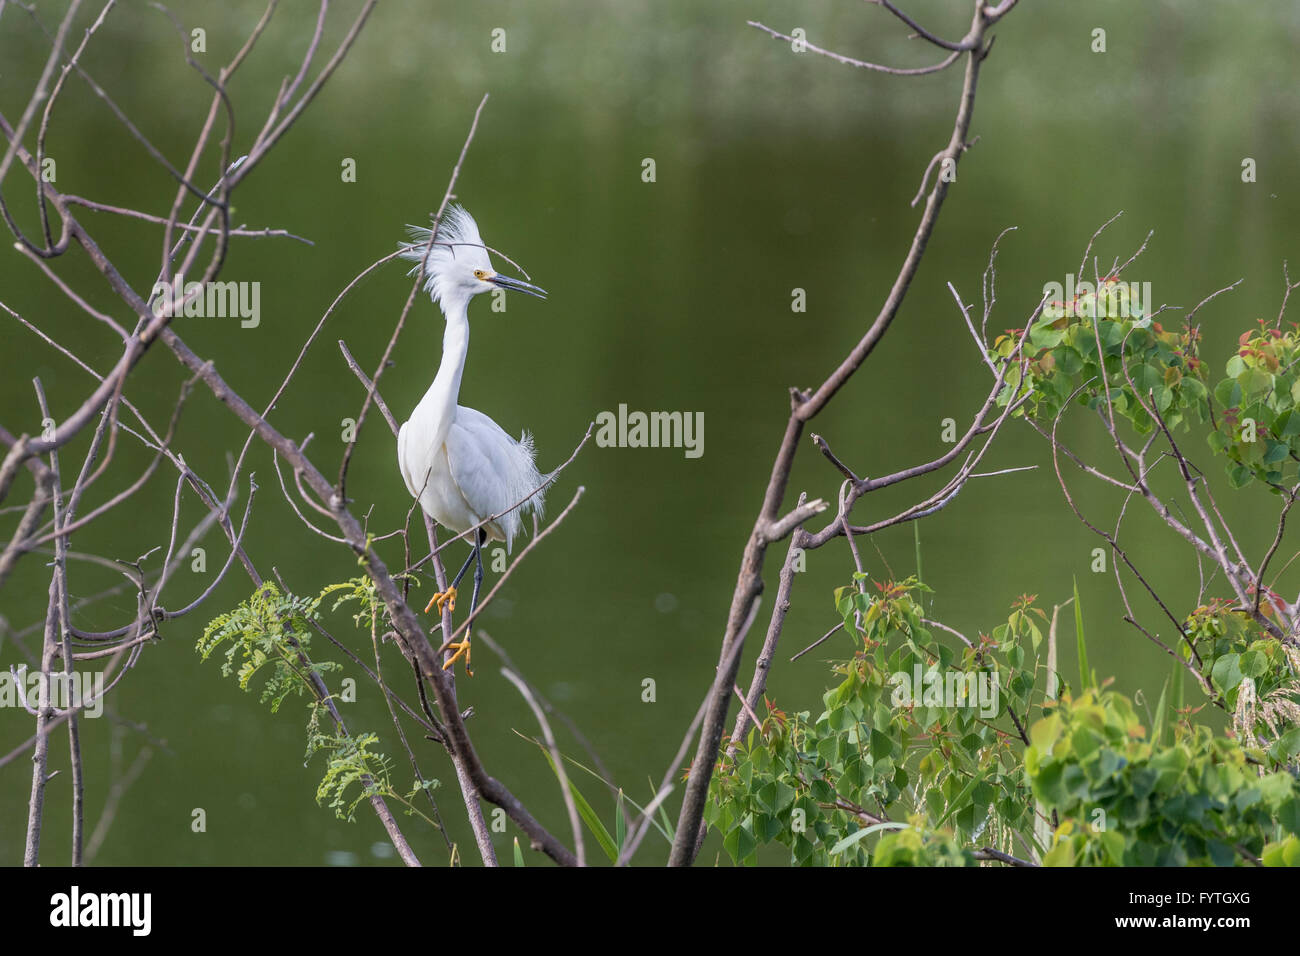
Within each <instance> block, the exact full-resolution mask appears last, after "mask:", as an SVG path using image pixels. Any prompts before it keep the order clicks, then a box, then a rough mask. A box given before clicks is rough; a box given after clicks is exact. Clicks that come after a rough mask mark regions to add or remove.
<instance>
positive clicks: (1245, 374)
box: [993, 276, 1300, 490]
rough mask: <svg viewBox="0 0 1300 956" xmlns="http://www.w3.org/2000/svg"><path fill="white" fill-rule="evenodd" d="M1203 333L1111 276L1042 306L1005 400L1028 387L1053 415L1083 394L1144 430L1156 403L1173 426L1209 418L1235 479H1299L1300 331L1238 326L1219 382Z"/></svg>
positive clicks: (1043, 413) (1047, 416)
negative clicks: (1171, 320)
mask: <svg viewBox="0 0 1300 956" xmlns="http://www.w3.org/2000/svg"><path fill="white" fill-rule="evenodd" d="M1020 331H1021V330H1019V329H1011V330H1009V331H1008V332H1007V334H1005V335H1001V336H999V337H998V338H997V339H995V341H994V343H993V354H994V355H995V356H1001V357H1006V356H1009V355H1011V354H1012V353H1013V351H1014V350H1015V346H1016V343H1017V342H1018V341H1019V338H1020ZM1199 341H1200V330H1199V329H1197V328H1193V327H1188V326H1184V327H1183V329H1182V330H1181V331H1177V332H1174V331H1167V330H1166V329H1165V328H1164V327H1163V326H1162V325H1161V324H1160V323H1159V322H1156V321H1153V320H1152V318H1151V317H1150V316H1147V315H1144V314H1143V313H1142V310H1141V309H1140V308H1138V307H1136V305H1133V304H1131V303H1130V299H1129V292H1128V285H1127V284H1126V283H1122V282H1120V281H1119V280H1118V278H1117V277H1113V276H1112V277H1108V278H1107V279H1104V280H1102V282H1101V283H1100V289H1099V292H1097V293H1093V292H1088V293H1086V294H1084V295H1081V296H1075V298H1074V299H1072V300H1070V301H1068V302H1059V301H1058V302H1054V303H1049V304H1048V305H1047V307H1045V308H1044V309H1043V312H1042V314H1041V315H1040V316H1039V319H1038V321H1037V322H1035V324H1034V326H1033V327H1032V328H1031V329H1030V330H1029V336H1028V339H1027V341H1026V343H1025V359H1026V362H1025V364H1024V365H1023V366H1022V367H1017V368H1014V369H1012V370H1011V372H1010V373H1009V375H1008V376H1007V384H1006V386H1005V387H1004V388H1003V390H1002V393H1001V395H1000V396H999V402H1000V403H1001V404H1004V405H1005V404H1006V403H1007V402H1010V401H1013V400H1015V399H1016V398H1019V397H1021V396H1025V395H1028V401H1027V403H1026V405H1025V406H1024V408H1022V409H1021V410H1020V411H1019V412H1017V414H1026V415H1029V416H1031V417H1033V418H1035V419H1037V420H1038V421H1040V422H1043V423H1046V424H1050V423H1051V422H1052V421H1053V420H1054V419H1055V418H1056V416H1057V415H1058V414H1059V413H1060V411H1061V410H1062V409H1063V408H1064V407H1065V405H1066V403H1067V402H1068V401H1070V398H1071V396H1075V400H1076V401H1078V402H1080V403H1082V404H1085V405H1087V406H1088V407H1089V408H1094V409H1097V408H1100V409H1102V410H1103V411H1106V412H1107V413H1109V409H1113V410H1114V413H1115V416H1116V418H1117V419H1122V420H1127V421H1128V422H1129V424H1130V425H1132V426H1133V428H1134V429H1135V430H1136V431H1137V432H1138V433H1139V434H1146V433H1149V432H1150V431H1151V430H1152V429H1153V428H1154V427H1156V422H1155V419H1154V418H1153V412H1154V413H1155V414H1158V415H1159V417H1160V418H1161V419H1162V420H1163V421H1164V423H1165V425H1166V426H1167V427H1168V428H1169V429H1170V430H1173V429H1174V428H1177V427H1178V426H1180V425H1181V426H1183V428H1184V430H1186V429H1187V428H1188V427H1190V425H1191V423H1193V422H1195V423H1197V424H1206V423H1209V425H1210V429H1209V431H1208V432H1207V434H1206V440H1207V441H1208V443H1209V446H1210V449H1211V450H1212V451H1213V452H1214V453H1215V454H1219V455H1222V456H1223V457H1224V459H1225V468H1226V470H1227V474H1228V481H1229V483H1230V484H1231V485H1232V486H1233V487H1234V488H1240V487H1242V486H1243V485H1246V484H1248V483H1249V482H1250V481H1252V480H1253V479H1259V480H1261V481H1263V482H1266V483H1267V484H1269V485H1270V486H1279V485H1281V484H1283V483H1294V482H1295V481H1296V479H1297V470H1298V469H1297V463H1298V462H1300V411H1298V410H1297V403H1300V331H1297V330H1296V328H1295V327H1294V325H1293V327H1292V328H1291V329H1290V330H1286V331H1284V330H1283V329H1282V328H1281V324H1280V322H1275V323H1271V324H1270V323H1268V322H1266V321H1265V320H1263V319H1260V320H1258V328H1257V329H1254V330H1250V331H1247V332H1245V333H1243V334H1242V335H1241V336H1240V339H1239V348H1238V350H1237V353H1236V354H1235V355H1233V356H1232V357H1231V358H1229V359H1228V361H1227V363H1226V365H1225V367H1224V372H1225V377H1224V378H1223V379H1221V380H1220V381H1219V382H1218V383H1217V384H1216V385H1215V386H1214V389H1213V391H1212V392H1211V391H1210V390H1209V384H1208V375H1207V372H1206V367H1205V363H1204V362H1202V360H1201V359H1200V357H1199V356H1198V354H1197V348H1198V345H1199ZM1108 401H1109V408H1108ZM1216 405H1217V408H1218V412H1217V414H1216V412H1215V406H1216ZM1274 490H1277V489H1276V488H1275V489H1274Z"/></svg>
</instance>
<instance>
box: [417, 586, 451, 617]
mask: <svg viewBox="0 0 1300 956" xmlns="http://www.w3.org/2000/svg"><path fill="white" fill-rule="evenodd" d="M435 604H436V605H438V613H439V614H441V613H442V606H443V605H444V604H445V605H447V610H448V611H454V610H456V589H455V588H454V587H451V588H447V590H445V591H439V592H438V593H437V594H435V595H434V596H433V597H431V598H429V603H428V604H427V605H425V608H424V613H425V614H428V613H429V611H430V610H432V608H433V606H434V605H435Z"/></svg>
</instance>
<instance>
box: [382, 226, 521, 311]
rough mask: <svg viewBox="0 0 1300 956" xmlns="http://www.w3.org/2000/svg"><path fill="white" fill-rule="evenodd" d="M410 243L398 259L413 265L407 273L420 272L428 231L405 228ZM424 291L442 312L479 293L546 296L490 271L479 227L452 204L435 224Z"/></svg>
mask: <svg viewBox="0 0 1300 956" xmlns="http://www.w3.org/2000/svg"><path fill="white" fill-rule="evenodd" d="M407 228H408V230H409V231H410V235H411V239H412V240H413V241H411V242H407V243H402V245H401V248H402V253H401V258H403V259H409V260H410V261H411V262H414V263H416V265H415V268H413V269H412V270H411V272H410V274H411V275H415V273H416V272H418V271H419V268H420V266H419V262H420V259H421V258H422V257H423V256H424V254H425V250H426V249H427V248H428V247H429V230H428V229H422V228H420V227H419V226H408V227H407ZM424 289H425V291H426V292H428V293H429V295H430V296H432V297H433V301H434V302H439V303H441V304H442V306H443V308H444V309H445V308H446V307H447V306H448V305H449V304H450V303H451V302H457V301H461V302H468V301H469V300H470V299H471V298H472V297H474V296H476V295H478V294H479V293H480V292H491V291H493V290H494V289H509V290H512V291H515V292H526V293H528V294H529V295H535V296H537V297H538V298H541V299H544V298H546V292H545V290H543V289H539V288H538V287H537V286H535V285H532V284H531V283H528V282H524V281H522V280H520V279H512V278H510V277H509V276H503V275H501V274H500V273H498V272H497V271H496V270H495V269H494V268H492V260H491V259H490V258H489V257H488V251H487V247H486V246H484V245H483V240H482V239H481V238H480V237H479V234H478V223H476V222H475V221H474V217H473V216H471V215H470V214H469V213H467V212H466V211H465V207H464V206H461V205H459V204H455V203H453V204H452V205H449V206H448V207H447V209H446V211H445V212H444V213H443V216H442V221H441V222H440V223H439V224H438V237H437V239H435V240H434V244H433V247H432V248H431V249H429V257H428V259H427V260H426V262H425V268H424Z"/></svg>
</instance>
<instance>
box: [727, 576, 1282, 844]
mask: <svg viewBox="0 0 1300 956" xmlns="http://www.w3.org/2000/svg"><path fill="white" fill-rule="evenodd" d="M864 583H865V580H864V578H863V577H862V576H861V575H855V577H854V583H853V584H852V585H850V586H848V587H844V588H840V589H838V590H837V591H836V592H835V600H836V607H837V609H838V610H839V613H840V614H841V616H842V617H843V619H844V622H845V629H846V631H847V632H848V633H849V634H850V635H851V636H852V638H853V640H854V653H853V656H852V657H851V658H850V659H848V660H844V661H838V662H833V663H832V672H833V674H834V675H835V676H836V679H837V680H838V684H837V685H836V686H834V687H832V688H831V689H829V690H827V692H826V693H825V695H824V696H823V700H822V703H823V710H822V712H821V713H820V714H819V715H818V716H817V717H815V718H814V717H813V716H812V715H811V712H810V711H803V712H798V713H794V714H788V713H786V712H785V711H783V710H781V709H779V708H778V707H777V706H776V705H775V704H773V703H772V702H771V701H765V702H764V703H765V707H766V716H765V717H764V718H763V720H762V723H761V725H760V726H758V727H754V728H751V729H750V730H749V731H748V732H747V733H746V735H745V739H744V740H740V741H731V742H729V747H728V751H727V752H726V753H724V755H723V758H722V761H721V765H720V768H719V771H718V773H717V774H715V776H714V779H713V782H712V784H711V786H710V792H709V802H708V806H707V808H706V812H705V820H706V822H707V823H708V824H709V826H710V827H712V828H713V829H715V830H717V831H718V832H719V833H720V834H721V835H722V838H723V847H724V848H725V849H726V851H727V853H728V854H729V855H730V857H731V858H732V859H733V860H735V861H737V862H740V863H744V864H753V863H755V862H757V857H758V851H759V849H760V848H761V847H763V846H767V845H771V844H776V845H780V846H782V847H784V848H785V849H787V850H788V851H789V853H790V857H791V860H792V861H793V862H795V863H797V864H800V865H830V866H839V865H868V864H869V865H873V866H918V865H924V866H961V865H974V864H975V863H976V862H977V859H976V855H975V851H976V850H978V849H980V848H982V847H986V846H988V847H993V848H995V849H998V850H1000V851H1001V852H1003V853H1008V854H1010V855H1012V856H1016V857H1020V858H1030V857H1033V858H1036V859H1038V860H1040V861H1041V862H1042V863H1044V864H1046V865H1074V864H1088V865H1120V864H1122V865H1162V864H1173V865H1190V864H1215V865H1226V864H1231V863H1236V864H1245V863H1248V862H1253V861H1254V860H1256V859H1262V860H1263V861H1264V862H1265V863H1267V864H1277V865H1281V864H1290V863H1297V862H1300V786H1298V785H1297V784H1296V781H1295V779H1294V777H1293V775H1292V772H1291V771H1292V769H1293V767H1288V766H1286V764H1288V763H1289V764H1292V765H1293V764H1294V763H1295V753H1294V751H1293V750H1292V749H1291V748H1292V746H1293V745H1297V744H1300V733H1298V732H1297V731H1296V730H1295V725H1296V723H1297V721H1296V717H1297V716H1300V712H1288V711H1286V710H1285V708H1280V709H1278V708H1275V709H1274V711H1273V712H1272V716H1271V719H1272V720H1273V723H1274V726H1273V727H1272V728H1271V731H1270V732H1271V737H1272V739H1273V744H1272V746H1271V748H1267V749H1266V748H1263V747H1261V746H1258V745H1257V744H1256V743H1255V742H1252V741H1251V740H1248V739H1237V738H1234V737H1232V736H1226V737H1225V736H1216V735H1215V734H1214V733H1212V732H1211V731H1210V730H1209V729H1208V728H1207V727H1204V726H1200V725H1196V724H1193V723H1192V721H1191V717H1192V716H1193V711H1192V710H1187V709H1181V696H1180V694H1181V692H1179V693H1177V694H1175V695H1173V700H1174V701H1176V702H1177V707H1178V708H1180V709H1175V705H1174V704H1173V703H1172V702H1171V701H1170V700H1168V698H1167V695H1166V694H1164V693H1162V694H1161V696H1160V701H1159V703H1158V704H1157V706H1156V716H1155V725H1154V730H1153V731H1152V733H1151V734H1149V735H1148V733H1147V731H1146V729H1145V727H1144V726H1143V725H1142V724H1141V723H1140V721H1139V720H1138V718H1137V716H1136V714H1135V712H1134V710H1133V705H1132V704H1131V702H1130V701H1129V700H1128V699H1127V698H1125V697H1123V696H1121V695H1119V694H1117V693H1115V692H1113V691H1110V690H1107V689H1105V688H1104V687H1098V686H1097V681H1096V678H1095V677H1094V676H1093V675H1092V673H1091V672H1090V671H1089V670H1088V666H1087V663H1086V657H1085V654H1086V651H1084V649H1083V643H1082V641H1083V630H1082V612H1081V610H1080V609H1079V608H1078V607H1076V627H1077V638H1078V641H1079V644H1080V649H1081V655H1080V656H1081V658H1082V661H1083V668H1082V671H1081V682H1082V684H1083V689H1082V690H1081V691H1079V692H1077V693H1076V694H1074V695H1073V696H1072V695H1071V694H1070V693H1069V692H1068V691H1066V692H1064V693H1062V695H1061V699H1060V700H1059V701H1057V700H1052V699H1050V698H1048V697H1047V696H1046V693H1045V689H1046V685H1047V680H1046V676H1047V675H1046V674H1045V673H1044V670H1045V668H1044V667H1043V665H1041V664H1040V663H1039V660H1038V655H1039V651H1040V648H1041V647H1042V645H1043V643H1044V635H1043V632H1042V627H1041V625H1042V624H1044V623H1045V622H1046V620H1047V618H1046V615H1045V614H1044V613H1043V612H1042V611H1041V610H1040V609H1039V608H1037V607H1036V606H1035V598H1034V596H1032V595H1022V596H1021V597H1020V598H1018V599H1017V600H1016V601H1015V602H1014V603H1013V605H1012V608H1011V613H1010V614H1009V615H1008V617H1007V619H1006V621H1005V622H1003V623H1000V624H998V625H997V626H996V627H994V628H993V629H992V630H991V632H990V633H989V634H988V635H980V637H979V640H978V641H977V642H971V644H973V646H969V645H965V644H963V645H959V646H957V647H955V648H954V647H953V646H952V644H953V641H952V640H951V638H949V637H948V636H947V635H946V633H937V632H932V631H931V629H930V628H928V627H927V626H926V624H925V622H924V620H923V617H922V612H921V606H920V604H919V600H918V599H919V597H920V596H921V595H922V594H923V593H925V592H927V591H928V589H927V588H926V587H925V586H924V585H923V584H921V583H920V582H919V581H917V580H916V579H915V578H909V579H907V580H906V581H903V582H886V583H883V584H877V585H875V586H874V589H875V592H876V593H874V594H868V593H865V591H864V590H863V585H864ZM1077 600H1078V598H1077V594H1076V603H1077ZM1189 632H1190V633H1191V635H1192V636H1193V639H1194V641H1195V642H1196V644H1197V647H1198V649H1200V651H1201V653H1202V654H1203V655H1204V656H1205V659H1206V665H1205V666H1206V667H1207V668H1208V669H1209V670H1211V671H1212V670H1213V669H1214V668H1215V667H1216V666H1217V667H1219V668H1220V670H1226V669H1228V665H1226V664H1220V663H1218V662H1220V661H1226V660H1229V659H1231V658H1232V657H1233V656H1234V655H1235V659H1236V662H1237V663H1236V666H1237V667H1238V669H1240V668H1241V667H1242V666H1243V665H1242V660H1243V658H1244V659H1245V665H1244V666H1245V667H1246V668H1247V669H1249V670H1250V672H1251V673H1252V674H1254V675H1255V676H1254V678H1253V680H1254V681H1257V683H1256V684H1253V685H1252V686H1254V687H1257V688H1258V689H1259V692H1260V694H1261V695H1262V696H1260V697H1259V698H1258V699H1259V700H1260V701H1262V700H1265V699H1268V697H1269V694H1271V693H1281V692H1290V691H1294V689H1295V684H1294V679H1293V677H1292V676H1291V675H1292V668H1295V667H1297V666H1300V659H1294V658H1295V655H1292V656H1290V657H1288V655H1287V654H1286V653H1283V651H1282V650H1281V648H1280V645H1278V644H1277V642H1275V641H1270V640H1267V639H1260V638H1259V633H1258V632H1259V629H1258V628H1257V627H1254V626H1253V625H1251V624H1250V622H1249V619H1248V618H1246V617H1245V616H1244V615H1242V614H1239V613H1236V614H1234V613H1230V612H1229V611H1227V609H1226V608H1225V607H1223V606H1220V605H1215V606H1214V607H1213V608H1209V609H1206V608H1201V609H1197V611H1196V612H1194V614H1193V615H1192V617H1191V618H1189ZM1252 635H1254V636H1253V637H1252ZM941 638H942V639H941ZM1275 645H1276V646H1275ZM1248 655H1250V656H1248ZM908 678H910V681H909V680H908ZM918 678H919V679H920V683H918ZM981 679H983V680H984V681H985V683H984V684H982V685H981V684H980V683H979V681H980V680H981ZM1058 679H1059V675H1058ZM992 681H996V683H992V684H990V683H989V682H992ZM1238 683H1239V684H1240V683H1241V682H1240V681H1239V682H1238ZM981 686H983V687H989V686H992V687H996V689H997V694H996V700H995V701H989V700H987V699H986V698H985V697H984V696H983V695H979V694H976V693H973V692H972V691H973V690H974V689H977V688H979V687H981ZM1218 686H1219V685H1218V684H1216V687H1218ZM916 688H921V689H920V690H917V689H916ZM1219 689H1220V690H1221V691H1222V692H1223V693H1224V694H1227V693H1228V691H1227V689H1226V686H1223V687H1219ZM932 692H933V694H932ZM1287 699H1290V698H1287ZM1259 719H1260V720H1261V721H1262V718H1259ZM1025 736H1027V737H1028V743H1026V740H1025ZM1036 806H1037V812H1038V813H1041V814H1043V815H1044V817H1045V818H1050V819H1051V820H1052V821H1053V824H1052V826H1051V827H1049V828H1048V830H1047V831H1046V839H1047V845H1039V843H1038V842H1037V839H1036V837H1035V820H1036V816H1035V813H1036V809H1035V808H1036Z"/></svg>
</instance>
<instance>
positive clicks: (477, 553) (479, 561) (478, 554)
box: [465, 528, 487, 640]
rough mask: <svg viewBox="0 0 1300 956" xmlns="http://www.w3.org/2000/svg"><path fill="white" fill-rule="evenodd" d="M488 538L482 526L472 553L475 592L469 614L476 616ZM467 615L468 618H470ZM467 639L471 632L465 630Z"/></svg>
mask: <svg viewBox="0 0 1300 956" xmlns="http://www.w3.org/2000/svg"><path fill="white" fill-rule="evenodd" d="M486 539H487V534H486V533H485V532H484V531H483V530H482V529H481V528H480V529H479V532H478V534H477V535H475V538H474V553H473V554H472V555H470V557H472V558H473V559H474V592H473V594H471V595H470V599H469V615H468V617H473V616H474V608H476V607H478V589H479V588H480V587H481V586H482V584H483V542H484V541H485V540H486ZM468 617H467V619H468ZM465 640H469V632H468V631H466V632H465Z"/></svg>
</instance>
